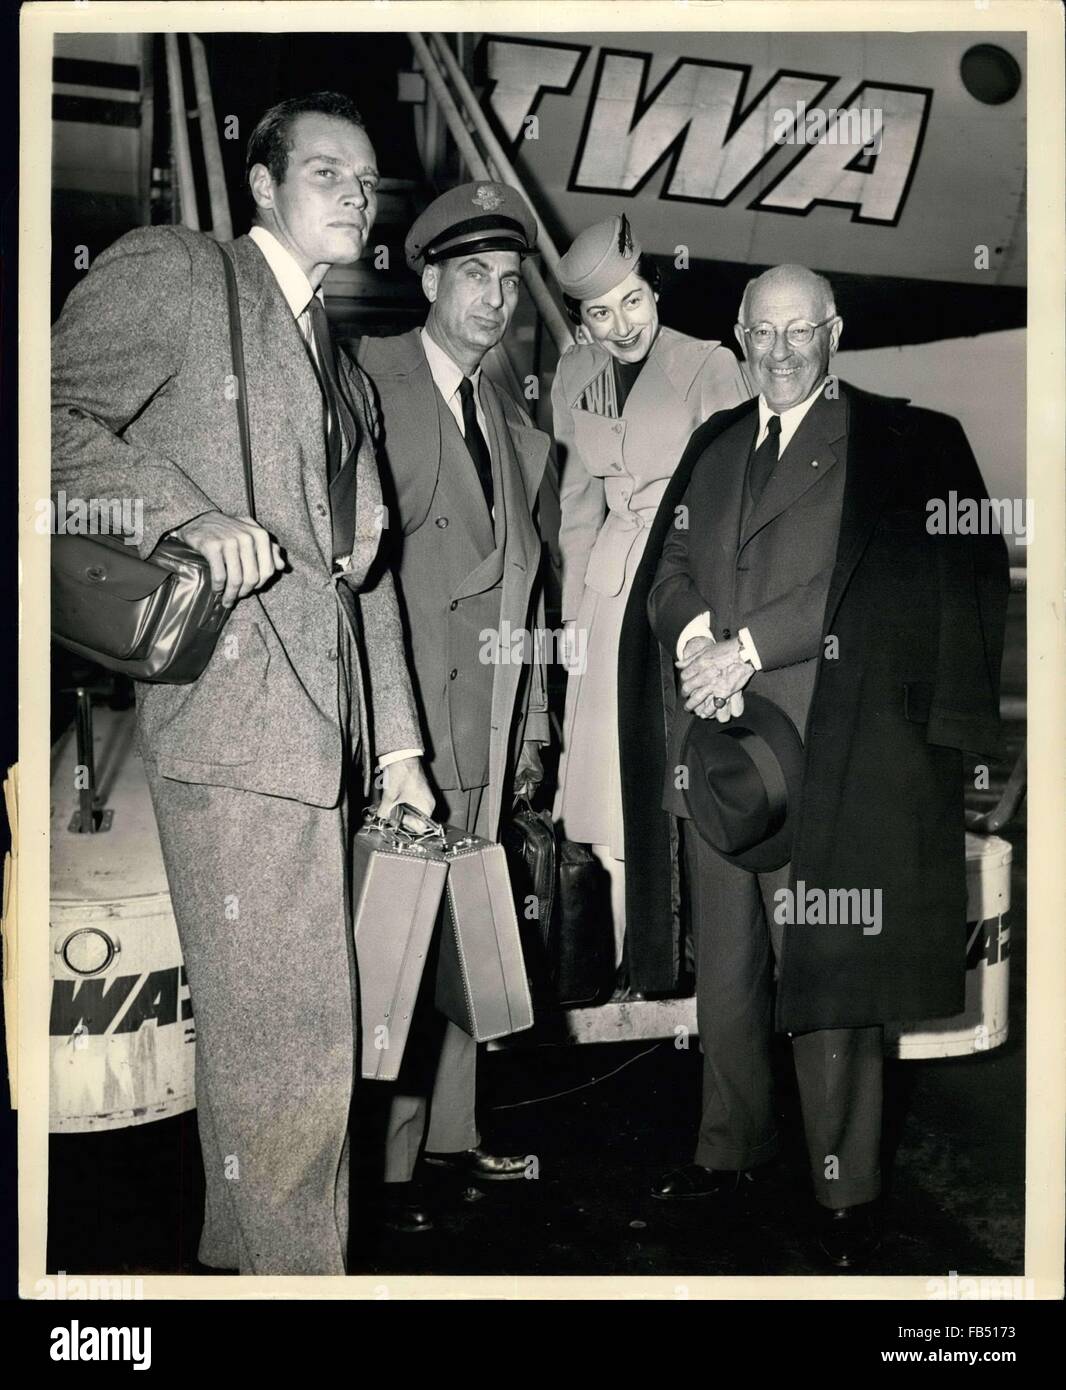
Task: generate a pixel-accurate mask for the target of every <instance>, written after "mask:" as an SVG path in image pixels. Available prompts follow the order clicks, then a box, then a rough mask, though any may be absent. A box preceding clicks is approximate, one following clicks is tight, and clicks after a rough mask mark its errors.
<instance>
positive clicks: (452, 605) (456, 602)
mask: <svg viewBox="0 0 1066 1390" xmlns="http://www.w3.org/2000/svg"><path fill="white" fill-rule="evenodd" d="M448 607H449V608H450V609H451V610H452V612H453V613H454V612H455V610H456V609H457V608H458V607H459V600H458V599H457V598H453V599H452V601H451V603H449V604H448Z"/></svg>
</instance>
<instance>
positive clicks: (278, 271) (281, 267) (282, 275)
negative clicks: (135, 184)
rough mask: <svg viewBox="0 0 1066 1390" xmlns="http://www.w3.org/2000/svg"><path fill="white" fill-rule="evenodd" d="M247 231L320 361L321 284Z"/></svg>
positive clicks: (274, 242) (410, 752)
mask: <svg viewBox="0 0 1066 1390" xmlns="http://www.w3.org/2000/svg"><path fill="white" fill-rule="evenodd" d="M248 235H249V236H250V237H251V239H252V240H253V241H254V242H255V244H256V246H258V247H259V249H260V251H262V253H263V257H264V259H265V260H266V263H267V265H268V266H269V267H270V269H271V271H272V273H273V276H274V279H275V280H276V281H277V282H278V288H279V289H280V290H281V293H282V294H283V295H284V297H285V303H286V304H287V305H288V306H289V308H290V309H291V310H292V316H293V318H294V319H295V320H296V322H297V324H298V326H299V328H300V332H301V333H302V334H303V336H304V341H305V342H306V343H307V346H308V348H309V349H310V352H311V355H312V357H313V358H314V360H315V365H316V366H318V365H320V364H319V361H318V349H317V348H316V346H315V335H314V333H313V332H312V331H311V314H310V307H311V300H312V299H313V298H314V297H315V295H316V294H317V295H318V298H319V299H320V300H322V303H323V307H325V300H324V298H323V295H322V290H321V287H320V288H319V289H318V290H314V289H312V287H311V281H310V280H308V278H307V276H306V275H305V274H304V272H303V271H302V270H301V269H300V267H299V266H298V265H297V264H296V261H295V260H294V258H293V255H292V252H291V251H287V250H286V249H285V247H284V246H282V244H281V242H280V241H279V240H278V239H277V237H276V236H275V235H274V233H273V232H269V231H267V229H266V227H259V226H255V227H253V228H252V229H251V231H250V232H249V233H248ZM422 752H423V750H422V749H421V748H397V749H395V750H394V751H393V752H391V753H382V754H381V756H380V757H379V758H378V764H377V765H378V767H379V768H385V767H388V766H389V764H390V763H398V762H400V761H401V760H402V759H403V758H420V757H421V756H422Z"/></svg>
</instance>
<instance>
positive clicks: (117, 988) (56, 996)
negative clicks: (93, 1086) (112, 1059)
mask: <svg viewBox="0 0 1066 1390" xmlns="http://www.w3.org/2000/svg"><path fill="white" fill-rule="evenodd" d="M191 1020H192V1001H191V1000H190V998H189V987H188V984H187V983H186V979H185V967H184V966H183V965H174V966H170V967H168V968H167V969H165V970H151V971H148V972H147V973H145V974H142V975H117V976H112V977H111V978H109V979H92V980H53V981H52V1011H51V1019H50V1023H49V1029H48V1031H49V1032H50V1033H51V1034H52V1036H53V1037H68V1038H72V1039H73V1040H74V1043H75V1046H77V1040H78V1038H79V1037H88V1036H91V1035H98V1034H103V1033H111V1034H115V1033H136V1032H138V1031H139V1030H140V1029H141V1028H143V1027H144V1025H145V1024H146V1023H153V1022H154V1023H155V1025H156V1026H157V1027H159V1028H164V1027H166V1026H167V1025H168V1024H173V1023H178V1022H179V1021H180V1022H181V1023H188V1024H189V1027H188V1028H186V1029H185V1032H186V1041H188V1042H191V1041H192V1040H193V1037H194V1029H193V1026H192V1023H191Z"/></svg>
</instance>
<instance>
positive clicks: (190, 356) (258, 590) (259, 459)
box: [52, 93, 432, 1274]
mask: <svg viewBox="0 0 1066 1390" xmlns="http://www.w3.org/2000/svg"><path fill="white" fill-rule="evenodd" d="M377 178H378V176H377V168H376V161H375V156H374V151H373V148H372V146H371V144H370V141H369V139H368V138H367V134H366V131H365V130H364V129H363V126H362V122H361V119H360V117H359V115H358V113H357V112H356V111H355V109H354V108H353V107H352V105H351V103H350V102H349V101H348V100H347V99H346V98H344V97H340V96H337V95H336V94H334V93H316V94H314V95H313V96H310V97H304V98H299V99H296V100H292V101H287V102H282V103H281V104H280V105H278V106H276V107H274V108H272V109H271V110H270V111H269V112H267V114H266V115H265V116H264V117H263V119H262V120H261V121H260V123H259V125H258V126H257V127H256V130H255V131H254V132H253V134H252V137H251V140H250V142H249V148H248V181H249V187H250V190H251V194H252V197H253V199H254V202H255V209H256V210H255V225H254V226H253V228H252V231H251V233H250V235H249V236H244V237H239V238H238V239H237V240H236V241H235V242H234V243H233V245H232V251H233V255H234V259H235V262H236V264H235V269H236V277H237V284H238V297H239V302H240V311H241V320H242V325H243V332H244V355H245V364H246V371H247V400H248V410H249V416H250V426H251V448H252V463H253V472H254V480H255V506H256V522H252V520H251V519H250V518H249V517H247V516H246V515H245V513H246V511H247V507H246V503H245V493H244V480H243V473H242V467H241V451H240V444H239V435H238V422H237V412H236V406H235V404H234V400H233V391H232V382H231V380H230V372H231V365H230V345H229V334H228V328H227V314H226V292H225V282H224V279H223V266H222V263H221V255H222V253H221V252H220V250H219V248H218V247H217V246H216V245H215V244H214V242H213V241H212V240H211V239H210V238H209V237H207V236H203V235H201V234H199V233H196V232H191V231H187V230H186V229H184V228H180V227H166V228H163V227H160V228H152V229H145V230H140V231H135V232H131V233H130V234H129V235H127V236H125V237H123V238H121V240H119V241H118V242H116V244H115V245H114V246H112V247H111V248H110V249H109V250H108V251H106V252H105V253H104V254H103V255H102V256H101V257H100V258H99V260H98V262H97V264H96V265H95V267H94V268H93V269H92V271H91V272H90V273H89V275H88V276H87V277H86V279H85V280H84V281H83V282H82V283H81V284H80V285H79V286H78V287H77V288H76V289H75V290H74V292H73V293H72V294H71V296H70V298H69V300H68V302H67V305H66V307H65V309H64V311H63V314H62V316H61V318H60V320H59V322H58V324H57V325H56V329H55V333H54V338H53V410H52V447H53V485H54V487H56V488H57V489H58V488H64V489H66V490H67V492H68V493H71V494H83V495H85V496H87V497H88V496H107V497H116V496H117V497H122V496H127V497H131V498H137V499H140V500H141V501H142V503H143V517H144V530H143V539H142V542H141V545H140V553H141V554H142V555H144V556H146V555H148V554H149V553H150V552H151V550H152V549H153V547H154V546H155V544H156V542H157V541H158V540H159V539H160V537H162V536H164V535H166V534H168V533H173V534H176V535H178V536H180V537H181V538H182V539H184V540H185V541H186V542H187V543H188V544H190V545H191V546H193V547H194V548H195V549H197V550H199V551H200V552H201V553H202V554H203V555H204V556H205V557H206V558H207V559H208V560H209V562H210V564H211V570H212V577H213V580H214V583H215V587H216V589H219V590H222V591H223V601H224V602H225V603H226V604H227V605H228V606H230V607H232V610H233V611H232V613H231V615H230V618H229V621H228V623H227V626H226V628H225V629H224V633H223V638H222V640H221V641H220V642H219V645H218V648H217V649H216V651H215V653H214V656H213V657H212V660H211V662H210V664H209V666H208V667H207V669H206V671H205V672H204V673H203V675H202V676H201V677H200V679H199V680H198V681H197V682H195V684H193V685H185V686H168V685H141V686H139V687H138V691H137V696H138V699H137V706H138V718H139V726H140V734H141V747H142V750H143V754H144V760H145V768H146V771H147V775H148V781H149V786H150V788H151V792H152V797H153V803H154V806H155V811H156V817H157V820H158V823H159V832H160V839H161V841H162V846H163V854H164V858H165V861H166V866H167V875H168V878H169V882H170V888H171V896H172V899H173V904H174V913H175V917H176V919H177V923H178V931H179V935H180V937H181V943H182V949H183V952H184V956H185V963H186V967H187V970H188V977H189V984H190V990H191V994H192V999H193V1007H194V1009H195V1011H196V1020H197V1034H198V1036H197V1047H198V1056H197V1068H196V1072H197V1075H196V1082H197V1109H198V1121H199V1127H200V1136H201V1143H202V1148H203V1158H204V1169H205V1175H206V1182H207V1201H206V1214H205V1221H204V1230H203V1236H202V1239H201V1243H200V1259H201V1260H202V1261H203V1262H204V1263H205V1264H208V1265H212V1266H215V1267H219V1268H229V1269H234V1268H239V1269H240V1271H241V1272H242V1273H246V1274H265V1273H272V1274H278V1273H285V1274H342V1273H343V1272H344V1269H345V1248H346V1242H347V1215H348V1211H347V1202H348V1112H349V1105H350V1101H351V1095H352V1088H353V1082H354V1078H355V1074H356V1065H357V1062H356V1050H355V1040H356V1033H357V996H356V989H355V968H354V959H353V956H352V947H351V930H350V926H351V924H350V905H349V902H348V894H347V891H346V873H347V834H348V806H347V802H348V793H349V784H350V782H351V775H352V772H353V770H354V767H355V765H356V764H359V765H360V766H361V768H362V779H363V780H362V786H361V787H360V786H359V785H358V784H356V785H355V786H354V787H353V791H354V793H355V794H358V793H359V792H360V791H362V792H363V793H364V794H366V793H369V789H370V780H371V774H372V771H373V769H374V767H375V765H377V766H379V767H382V768H383V774H382V776H383V781H384V788H385V794H384V798H383V801H384V805H385V806H386V807H387V806H388V805H390V804H392V803H393V802H394V801H397V800H405V801H410V802H413V803H415V804H416V805H418V806H420V807H421V808H423V809H426V810H428V809H430V807H431V806H432V797H431V795H430V793H429V789H428V786H427V783H426V781H425V778H424V776H423V774H422V771H421V765H420V762H419V755H420V753H421V748H420V743H421V736H420V732H419V726H418V720H417V717H416V713H415V706H414V701H413V699H412V695H411V689H410V685H409V681H408V676H407V671H406V667H405V663H404V656H403V644H402V638H401V631H400V624H399V618H398V613H397V608H396V600H395V595H394V591H393V585H392V579H391V576H390V575H389V574H388V573H387V572H383V570H382V567H381V565H380V563H378V564H375V561H376V559H377V555H378V550H379V543H380V541H381V530H382V518H383V515H384V511H383V508H382V506H381V492H380V486H379V480H378V475H377V469H376V462H375V451H374V444H375V435H376V430H377V422H376V418H375V415H374V411H373V406H372V405H371V402H370V397H369V394H368V392H367V388H366V383H365V380H364V378H363V377H362V374H361V373H360V372H359V370H358V369H357V368H355V367H353V366H352V365H351V364H350V363H349V362H348V361H347V360H346V359H345V358H344V357H343V355H342V354H338V355H336V357H334V354H333V345H332V340H331V338H330V335H329V330H328V325H326V322H325V316H324V312H323V310H322V304H321V298H320V295H319V293H318V291H319V287H320V286H321V283H322V280H323V278H324V276H325V274H326V271H327V270H328V269H329V266H330V265H331V264H344V263H349V262H352V261H355V260H357V259H358V257H359V256H360V254H361V253H362V250H363V247H364V245H365V242H366V238H367V235H368V233H369V231H370V228H371V226H372V224H373V220H374V213H375V210H376V187H377ZM390 754H391V755H392V756H391V757H390V756H389V755H390Z"/></svg>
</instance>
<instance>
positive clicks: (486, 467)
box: [459, 376, 492, 513]
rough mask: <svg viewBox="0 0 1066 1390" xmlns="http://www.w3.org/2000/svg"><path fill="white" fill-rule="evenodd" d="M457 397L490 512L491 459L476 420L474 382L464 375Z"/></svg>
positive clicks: (467, 443)
mask: <svg viewBox="0 0 1066 1390" xmlns="http://www.w3.org/2000/svg"><path fill="white" fill-rule="evenodd" d="M459 399H460V401H461V402H462V406H463V434H464V435H465V436H466V447H467V450H468V452H469V454H470V457H471V458H472V459H473V460H474V467H475V468H476V469H477V476H478V479H479V481H480V483H481V491H482V492H483V493H484V494H485V503H486V505H487V506H488V509H489V512H490V513H491V512H492V459H491V458H490V457H489V446H488V445H487V444H486V443H485V436H484V435H483V434H482V433H481V426H480V425H479V424H478V421H477V409H476V407H475V405H474V383H473V382H472V381H471V380H470V378H469V377H468V376H464V377H463V379H462V381H461V382H460V383H459Z"/></svg>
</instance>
